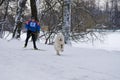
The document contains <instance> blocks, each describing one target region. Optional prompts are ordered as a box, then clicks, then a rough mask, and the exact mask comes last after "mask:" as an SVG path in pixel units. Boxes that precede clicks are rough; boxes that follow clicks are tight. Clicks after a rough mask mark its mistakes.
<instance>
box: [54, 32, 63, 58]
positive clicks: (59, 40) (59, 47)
mask: <svg viewBox="0 0 120 80" xmlns="http://www.w3.org/2000/svg"><path fill="white" fill-rule="evenodd" d="M64 44H65V43H64V36H63V34H62V33H61V32H59V33H57V36H56V38H55V43H54V48H55V51H56V54H57V55H59V56H60V52H63V51H64Z"/></svg>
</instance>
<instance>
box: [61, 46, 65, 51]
mask: <svg viewBox="0 0 120 80" xmlns="http://www.w3.org/2000/svg"><path fill="white" fill-rule="evenodd" d="M63 51H64V50H63V44H61V52H63Z"/></svg>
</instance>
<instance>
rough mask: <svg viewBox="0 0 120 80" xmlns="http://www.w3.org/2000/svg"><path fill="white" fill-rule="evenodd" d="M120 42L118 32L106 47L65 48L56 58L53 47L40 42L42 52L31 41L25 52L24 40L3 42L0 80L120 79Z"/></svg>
mask: <svg viewBox="0 0 120 80" xmlns="http://www.w3.org/2000/svg"><path fill="white" fill-rule="evenodd" d="M113 40H114V41H113ZM119 40H120V36H119V34H118V33H115V34H109V35H108V38H106V40H105V42H104V43H105V44H100V43H98V42H96V44H95V45H94V46H92V45H91V43H87V44H85V43H81V44H80V43H79V44H75V43H74V44H73V47H72V46H67V45H66V46H65V50H64V52H63V53H62V56H57V55H56V54H55V51H54V48H53V46H52V45H45V44H43V43H40V42H37V46H38V48H40V49H42V50H41V51H39V50H32V42H29V43H28V47H27V48H25V49H24V48H23V45H24V40H20V41H18V40H11V41H7V40H4V39H0V80H120V47H119V46H120V41H119ZM111 41H112V43H111Z"/></svg>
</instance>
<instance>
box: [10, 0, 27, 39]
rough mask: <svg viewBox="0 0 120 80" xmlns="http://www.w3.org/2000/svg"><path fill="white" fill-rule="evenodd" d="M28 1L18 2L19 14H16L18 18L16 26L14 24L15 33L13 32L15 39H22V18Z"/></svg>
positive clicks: (21, 0)
mask: <svg viewBox="0 0 120 80" xmlns="http://www.w3.org/2000/svg"><path fill="white" fill-rule="evenodd" d="M26 1H27V0H19V1H18V7H17V12H16V18H15V24H14V31H13V36H12V37H13V38H20V35H21V34H20V33H21V27H22V25H21V24H22V21H21V19H22V16H23V11H24V8H25V4H26Z"/></svg>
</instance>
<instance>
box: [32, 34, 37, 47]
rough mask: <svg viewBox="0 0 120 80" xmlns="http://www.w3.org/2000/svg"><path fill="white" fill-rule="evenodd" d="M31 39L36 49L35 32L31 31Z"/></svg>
mask: <svg viewBox="0 0 120 80" xmlns="http://www.w3.org/2000/svg"><path fill="white" fill-rule="evenodd" d="M32 40H33V46H34V49H38V48H37V47H36V33H32Z"/></svg>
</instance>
